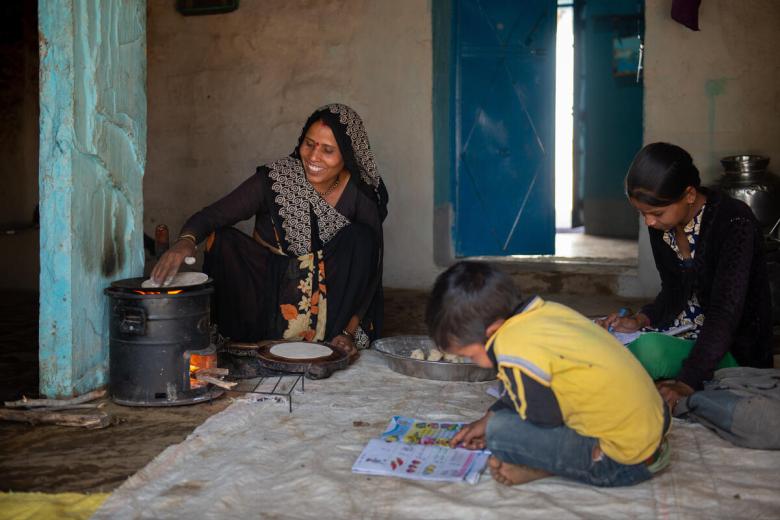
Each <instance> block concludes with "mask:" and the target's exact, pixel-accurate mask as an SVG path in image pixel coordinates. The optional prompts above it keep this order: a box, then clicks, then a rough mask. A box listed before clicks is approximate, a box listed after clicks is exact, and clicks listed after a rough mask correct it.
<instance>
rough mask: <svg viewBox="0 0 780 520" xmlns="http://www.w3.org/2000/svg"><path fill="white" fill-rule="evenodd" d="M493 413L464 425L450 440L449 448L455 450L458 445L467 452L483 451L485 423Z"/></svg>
mask: <svg viewBox="0 0 780 520" xmlns="http://www.w3.org/2000/svg"><path fill="white" fill-rule="evenodd" d="M491 415H493V412H488V413H486V414H485V415H484V416H483V417H482V419H479V420H478V421H474V422H473V423H469V424H467V425H465V426H464V427H463V428H461V430H460V431H459V432H458V433H456V434H455V437H453V438H452V439H450V448H455V447H456V446H458V445H459V444H460V445H461V446H463V447H464V448H466V449H469V450H484V449H485V446H486V444H487V443H486V441H485V432H486V431H487V423H488V419H490V416H491Z"/></svg>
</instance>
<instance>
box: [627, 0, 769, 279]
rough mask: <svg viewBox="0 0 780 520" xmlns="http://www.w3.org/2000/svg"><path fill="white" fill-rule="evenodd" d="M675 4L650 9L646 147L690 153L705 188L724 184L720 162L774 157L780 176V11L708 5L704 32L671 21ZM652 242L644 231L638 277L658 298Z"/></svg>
mask: <svg viewBox="0 0 780 520" xmlns="http://www.w3.org/2000/svg"><path fill="white" fill-rule="evenodd" d="M671 4H672V1H671V0H647V2H646V6H645V12H646V15H645V16H646V33H645V35H646V46H645V134H644V141H645V143H652V142H655V141H661V140H663V141H668V142H671V143H674V144H677V145H679V146H682V147H683V148H685V149H686V150H688V151H689V152H690V153H691V155H692V156H693V158H694V162H695V163H696V164H697V165H698V167H699V170H700V172H701V174H702V182H703V183H704V184H711V183H713V182H714V181H716V179H717V178H718V177H719V175H720V173H721V171H722V169H721V166H720V163H719V159H720V158H721V157H723V156H726V155H733V154H737V153H756V154H762V155H768V156H770V157H771V158H772V160H773V163H774V164H775V167H774V171H775V172H777V171H780V168H778V166H777V164H778V163H780V118H778V114H780V53H778V52H777V45H778V38H777V28H778V27H780V3H779V2H776V1H775V0H745V1H741V2H734V1H731V0H709V1H707V2H702V4H701V7H700V9H699V28H700V29H701V30H700V31H698V32H695V31H691V30H690V29H687V28H686V27H684V26H682V25H680V24H679V23H677V22H675V21H674V20H672V19H671V17H670V14H669V13H670V12H671ZM773 163H770V169H772V164H773ZM640 228H644V226H643V225H641V226H640ZM646 241H647V232H646V230H645V229H642V232H641V233H640V257H639V276H640V280H641V281H642V285H643V287H644V289H645V292H646V293H647V294H653V293H654V292H655V291H656V290H657V288H658V287H659V282H658V277H657V274H656V272H655V266H654V264H653V260H652V255H648V254H647V253H649V245H648V244H647V242H646Z"/></svg>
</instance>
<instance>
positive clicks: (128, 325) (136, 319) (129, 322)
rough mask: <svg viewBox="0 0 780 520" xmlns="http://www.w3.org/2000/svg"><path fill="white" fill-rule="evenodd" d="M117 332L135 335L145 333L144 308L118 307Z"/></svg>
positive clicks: (143, 334)
mask: <svg viewBox="0 0 780 520" xmlns="http://www.w3.org/2000/svg"><path fill="white" fill-rule="evenodd" d="M117 312H118V314H119V332H121V333H122V334H130V335H135V336H145V335H146V309H144V308H143V307H119V308H117Z"/></svg>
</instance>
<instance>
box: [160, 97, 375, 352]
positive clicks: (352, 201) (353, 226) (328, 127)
mask: <svg viewBox="0 0 780 520" xmlns="http://www.w3.org/2000/svg"><path fill="white" fill-rule="evenodd" d="M386 207H387V190H386V189H385V186H384V183H383V182H382V179H381V177H380V176H379V173H378V172H377V167H376V164H375V162H374V155H373V153H372V151H371V148H370V146H369V142H368V136H367V135H366V131H365V128H364V127H363V121H362V120H361V119H360V116H358V114H357V113H356V112H355V111H354V110H352V109H351V108H350V107H348V106H346V105H342V104H331V105H327V106H324V107H321V108H319V109H318V110H317V111H315V112H314V113H313V114H312V115H311V116H310V117H309V119H308V120H307V121H306V124H305V125H304V127H303V130H302V132H301V135H300V137H299V139H298V145H297V146H296V148H295V150H294V151H293V153H292V154H291V155H289V156H287V157H283V158H281V159H278V160H276V161H274V162H272V163H269V164H266V165H264V166H260V167H258V168H257V171H256V173H255V174H254V175H253V176H252V177H250V178H249V179H247V180H246V181H244V183H243V184H241V185H240V186H239V187H238V188H236V189H235V190H234V191H233V192H232V193H230V194H228V195H227V196H225V197H224V198H222V199H220V200H218V201H217V202H215V203H214V204H212V205H210V206H208V207H206V208H204V209H202V210H201V211H199V212H197V213H195V214H194V215H193V216H191V217H190V218H189V219H188V220H187V222H186V223H185V224H184V226H183V227H182V230H181V233H180V235H179V238H178V240H177V241H176V242H175V244H174V245H173V246H172V247H171V248H170V249H169V250H168V251H167V252H166V253H165V254H164V255H163V256H162V257H161V258H160V260H159V262H158V263H157V264H156V265H155V267H154V269H153V270H152V274H151V276H152V279H153V280H154V281H155V282H157V283H163V282H164V281H165V280H169V279H171V277H173V276H174V275H175V274H176V272H177V270H178V269H179V266H180V265H181V263H182V262H183V261H184V260H185V258H186V257H188V256H192V255H194V254H195V250H196V247H197V245H198V244H200V243H201V242H203V241H204V240H205V242H206V243H205V252H204V265H203V269H204V271H205V272H206V273H207V274H209V275H210V276H211V277H212V278H213V279H214V284H215V295H214V306H215V320H216V323H217V326H218V328H219V331H220V333H221V334H222V335H224V336H227V337H229V338H231V339H232V340H233V341H257V340H261V339H280V338H284V339H292V338H299V339H304V340H307V341H329V342H330V343H332V344H333V345H335V346H339V347H342V348H345V349H346V350H348V351H349V352H351V353H354V352H355V351H356V349H357V348H365V347H367V346H368V343H369V340H370V338H373V337H376V336H377V335H378V334H379V332H380V329H381V319H382V252H383V240H382V222H383V221H384V218H385V216H386V215H387V209H386ZM252 216H254V217H255V224H254V233H253V237H251V238H250V237H249V236H247V235H245V234H244V233H242V232H240V231H239V230H237V229H235V228H233V227H232V225H233V224H235V223H237V222H239V221H242V220H246V219H248V218H250V217H252Z"/></svg>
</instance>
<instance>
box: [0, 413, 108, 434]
mask: <svg viewBox="0 0 780 520" xmlns="http://www.w3.org/2000/svg"><path fill="white" fill-rule="evenodd" d="M0 420H5V421H16V422H26V423H30V424H33V425H34V424H57V425H60V426H79V427H82V428H88V429H96V428H105V427H106V426H108V425H110V424H111V417H110V416H109V415H108V414H105V413H103V412H99V413H97V414H67V413H59V412H42V411H39V410H6V409H2V408H0Z"/></svg>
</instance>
